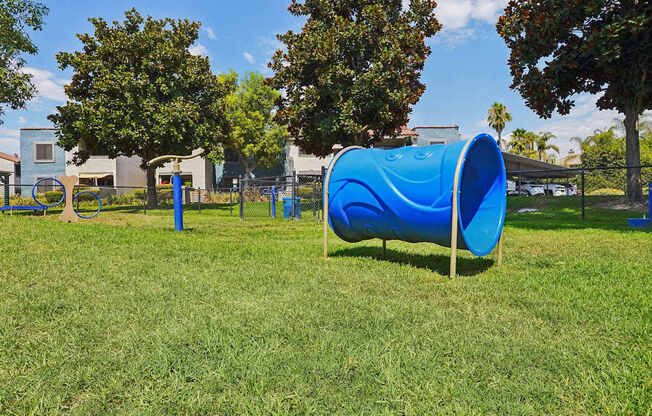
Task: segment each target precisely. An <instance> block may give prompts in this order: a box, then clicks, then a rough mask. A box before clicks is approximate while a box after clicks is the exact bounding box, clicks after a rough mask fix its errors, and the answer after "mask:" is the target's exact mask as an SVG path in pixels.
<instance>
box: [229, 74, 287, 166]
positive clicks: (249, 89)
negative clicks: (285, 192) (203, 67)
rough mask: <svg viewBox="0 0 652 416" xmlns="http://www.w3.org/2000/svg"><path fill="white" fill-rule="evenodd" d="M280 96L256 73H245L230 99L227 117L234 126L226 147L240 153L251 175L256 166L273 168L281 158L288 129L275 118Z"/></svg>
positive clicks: (239, 156)
mask: <svg viewBox="0 0 652 416" xmlns="http://www.w3.org/2000/svg"><path fill="white" fill-rule="evenodd" d="M280 95H281V94H280V93H279V92H278V91H276V90H275V89H273V88H271V87H270V86H268V85H265V79H264V78H263V76H262V75H261V74H260V73H256V72H254V73H249V74H245V76H244V78H243V79H242V81H241V82H240V85H239V87H238V90H237V91H235V92H234V93H232V94H230V95H229V96H228V97H227V98H226V117H227V120H228V122H229V125H230V126H231V129H232V134H231V140H230V141H229V143H228V145H227V147H226V148H227V149H230V150H232V151H233V152H234V153H236V154H237V155H238V158H239V160H240V162H242V164H243V165H244V168H245V174H246V176H247V177H250V176H251V172H252V171H253V170H254V169H255V168H257V167H265V168H272V167H274V165H276V164H278V163H279V161H280V160H281V157H282V155H283V150H284V147H285V140H286V138H287V128H286V127H285V126H280V125H278V124H277V123H276V122H275V121H274V111H275V108H276V104H275V103H276V100H277V99H278V97H279V96H280Z"/></svg>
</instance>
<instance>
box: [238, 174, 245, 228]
mask: <svg viewBox="0 0 652 416" xmlns="http://www.w3.org/2000/svg"><path fill="white" fill-rule="evenodd" d="M243 185H244V180H243V178H242V176H240V177H239V178H238V193H239V195H238V196H239V198H240V204H239V205H240V221H242V220H244V192H243V190H242V187H243Z"/></svg>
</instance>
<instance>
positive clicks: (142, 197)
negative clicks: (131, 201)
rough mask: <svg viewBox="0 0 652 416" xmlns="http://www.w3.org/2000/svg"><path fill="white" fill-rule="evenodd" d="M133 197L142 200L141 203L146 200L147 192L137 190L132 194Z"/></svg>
mask: <svg viewBox="0 0 652 416" xmlns="http://www.w3.org/2000/svg"><path fill="white" fill-rule="evenodd" d="M132 195H133V197H134V198H136V199H138V200H141V201H143V200H145V190H144V189H136V190H135V191H134V192H133V193H132Z"/></svg>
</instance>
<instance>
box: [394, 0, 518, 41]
mask: <svg viewBox="0 0 652 416" xmlns="http://www.w3.org/2000/svg"><path fill="white" fill-rule="evenodd" d="M507 1H508V0H438V1H437V8H436V9H435V15H436V16H437V20H439V23H441V24H442V25H443V28H442V30H441V32H439V33H438V34H437V35H436V36H435V38H434V41H435V42H438V43H444V44H448V45H455V44H458V43H462V42H466V41H468V40H470V39H473V38H475V30H474V29H473V28H472V27H470V26H472V23H473V22H474V21H477V22H480V23H484V24H490V25H495V24H496V22H497V21H498V16H499V15H500V13H501V12H502V11H503V10H504V8H505V6H506V5H507ZM409 3H410V0H403V8H407V7H408V6H409Z"/></svg>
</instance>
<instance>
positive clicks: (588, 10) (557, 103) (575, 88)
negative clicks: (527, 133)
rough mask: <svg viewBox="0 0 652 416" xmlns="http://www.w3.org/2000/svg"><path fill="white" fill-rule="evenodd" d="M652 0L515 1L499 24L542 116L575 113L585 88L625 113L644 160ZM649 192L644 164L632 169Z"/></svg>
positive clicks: (522, 86)
mask: <svg viewBox="0 0 652 416" xmlns="http://www.w3.org/2000/svg"><path fill="white" fill-rule="evenodd" d="M650 27H652V3H651V2H649V1H642V0H633V1H613V0H592V1H579V0H573V1H569V0H511V1H510V2H509V4H508V5H507V7H506V9H505V13H504V14H503V16H501V17H500V19H499V21H498V24H497V30H498V33H499V34H500V36H501V37H502V38H503V39H504V40H505V42H506V44H507V46H508V47H509V49H510V50H511V52H510V57H509V66H510V70H511V74H512V77H513V83H512V85H511V87H512V88H514V89H517V90H518V91H519V93H520V94H521V95H522V96H523V98H524V99H525V102H526V104H527V106H528V107H530V108H531V109H533V110H534V111H536V112H537V114H538V115H539V116H541V117H545V118H548V117H551V116H552V114H553V112H554V111H557V112H559V113H560V114H568V113H569V111H570V110H571V108H572V107H573V105H574V101H573V97H574V96H575V95H576V94H578V93H591V94H598V93H600V94H601V96H600V97H599V99H598V100H597V106H598V108H600V109H615V110H617V111H619V112H621V113H623V114H624V115H625V127H626V130H627V134H626V136H627V152H626V153H627V164H628V165H631V166H636V165H639V164H640V149H639V145H640V144H639V135H638V131H637V127H636V125H637V119H638V116H639V115H640V114H641V113H642V112H643V111H644V110H646V109H650V108H651V107H652V76H650V73H649V72H650V68H652V30H650ZM627 188H628V196H629V199H630V201H635V200H639V199H641V180H640V169H630V170H629V172H628V187H627Z"/></svg>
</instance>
